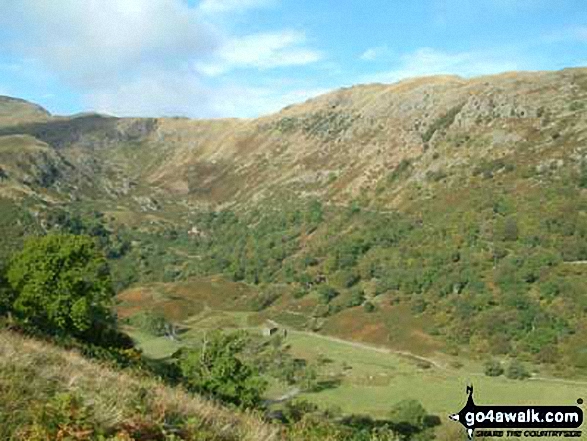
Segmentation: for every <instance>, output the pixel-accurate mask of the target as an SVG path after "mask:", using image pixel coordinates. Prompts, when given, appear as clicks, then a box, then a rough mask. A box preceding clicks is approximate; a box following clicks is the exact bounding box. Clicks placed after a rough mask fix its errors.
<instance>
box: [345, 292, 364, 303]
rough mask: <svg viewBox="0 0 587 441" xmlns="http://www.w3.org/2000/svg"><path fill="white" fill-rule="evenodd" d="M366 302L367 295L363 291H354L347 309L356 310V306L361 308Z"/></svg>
mask: <svg viewBox="0 0 587 441" xmlns="http://www.w3.org/2000/svg"><path fill="white" fill-rule="evenodd" d="M364 301H365V293H364V292H363V290H362V289H359V288H357V289H353V290H352V292H351V297H350V299H349V300H348V302H347V304H346V306H347V308H354V307H355V306H361V305H362V304H363V302H364Z"/></svg>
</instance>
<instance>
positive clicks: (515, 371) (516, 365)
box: [506, 360, 530, 380]
mask: <svg viewBox="0 0 587 441" xmlns="http://www.w3.org/2000/svg"><path fill="white" fill-rule="evenodd" d="M506 377H508V378H510V379H512V380H525V379H526V378H528V377H530V373H529V372H528V370H527V369H526V367H525V366H524V365H523V364H522V363H520V362H519V361H518V360H512V361H511V363H510V364H509V366H508V368H507V371H506Z"/></svg>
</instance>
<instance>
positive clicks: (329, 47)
mask: <svg viewBox="0 0 587 441" xmlns="http://www.w3.org/2000/svg"><path fill="white" fill-rule="evenodd" d="M579 66H587V4H586V0H54V1H45V0H0V95H10V96H16V97H20V98H24V99H27V100H30V101H33V102H35V103H38V104H41V105H42V106H44V107H45V108H47V109H48V110H49V111H51V112H52V113H55V114H73V113H79V112H86V111H97V112H101V113H107V114H112V115H118V116H188V117H193V118H219V117H245V118H250V117H256V116H260V115H264V114H268V113H271V112H275V111H278V110H279V109H281V108H282V107H284V106H286V105H289V104H292V103H298V102H303V101H305V100H306V99H308V98H311V97H313V96H316V95H320V94H322V93H325V92H328V91H330V90H334V89H337V88H340V87H347V86H352V85H355V84H363V83H372V82H380V83H392V82H395V81H399V80H401V79H405V78H409V77H414V76H425V75H435V74H455V75H461V76H463V77H472V76H478V75H485V74H494V73H499V72H504V71H512V70H557V69H562V68H565V67H579Z"/></svg>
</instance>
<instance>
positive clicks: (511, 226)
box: [503, 217, 518, 242]
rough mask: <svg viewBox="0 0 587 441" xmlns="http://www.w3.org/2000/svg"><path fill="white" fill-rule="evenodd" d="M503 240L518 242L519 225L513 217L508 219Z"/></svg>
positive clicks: (504, 226)
mask: <svg viewBox="0 0 587 441" xmlns="http://www.w3.org/2000/svg"><path fill="white" fill-rule="evenodd" d="M503 240H505V241H512V242H513V241H516V240H518V223H517V222H516V220H515V219H514V218H512V217H508V218H506V220H505V223H504V225H503Z"/></svg>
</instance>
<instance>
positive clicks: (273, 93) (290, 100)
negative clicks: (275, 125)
mask: <svg viewBox="0 0 587 441" xmlns="http://www.w3.org/2000/svg"><path fill="white" fill-rule="evenodd" d="M327 91H328V90H327V89H322V88H315V89H304V88H302V89H296V88H293V89H292V88H275V87H242V86H238V85H231V86H227V87H226V88H223V89H222V93H221V98H220V99H218V100H217V101H216V103H215V111H216V113H218V114H220V115H234V116H239V117H255V116H259V115H267V114H270V113H273V112H277V111H279V110H281V109H283V108H284V107H285V106H288V105H290V104H298V103H301V102H303V101H305V100H307V99H309V98H313V97H316V96H318V95H321V94H323V93H326V92H327Z"/></svg>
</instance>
